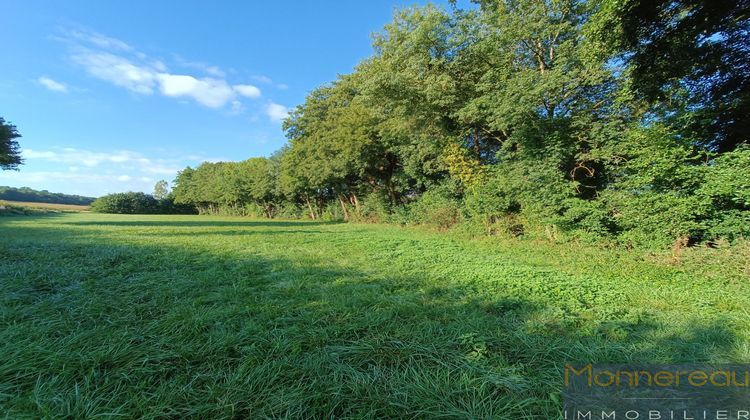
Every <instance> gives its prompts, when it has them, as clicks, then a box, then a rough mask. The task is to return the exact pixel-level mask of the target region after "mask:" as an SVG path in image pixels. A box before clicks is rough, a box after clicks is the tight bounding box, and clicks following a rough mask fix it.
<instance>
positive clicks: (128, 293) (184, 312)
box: [0, 213, 750, 419]
mask: <svg viewBox="0 0 750 420" xmlns="http://www.w3.org/2000/svg"><path fill="white" fill-rule="evenodd" d="M748 255H749V254H748V252H747V249H746V248H744V249H737V248H735V249H717V250H709V249H700V250H689V251H688V252H686V253H685V254H684V255H682V256H681V257H680V259H681V261H680V262H675V261H672V259H670V258H668V257H667V256H662V255H649V254H647V253H644V252H638V251H626V250H618V249H612V250H602V249H597V248H595V247H592V246H585V245H575V244H558V245H555V244H547V243H542V242H530V241H517V240H516V241H501V240H468V239H461V238H458V237H456V236H451V235H450V234H437V233H430V232H427V231H422V230H417V229H407V228H398V227H389V226H375V225H360V224H326V223H315V222H296V221H254V220H248V219H240V218H218V217H200V216H113V215H97V214H84V213H80V214H59V215H52V216H41V217H7V218H3V219H0V413H3V414H4V415H6V416H7V417H10V418H22V417H56V416H71V417H94V416H102V417H109V416H127V417H147V418H153V417H173V418H183V417H201V418H230V417H235V418H243V417H248V418H249V417H252V418H262V417H292V418H295V417H321V418H322V417H326V418H331V417H358V418H359V417H371V418H376V417H417V418H432V417H440V416H442V417H449V418H478V417H484V418H514V419H518V418H554V417H558V416H560V410H561V397H560V394H559V392H560V390H561V387H562V379H561V372H562V367H563V366H564V364H565V363H566V362H576V363H588V362H593V363H597V362H600V363H601V362H610V363H612V362H628V363H689V362H717V363H721V362H749V361H750V350H748V336H749V335H750V325H749V323H748V321H749V318H750V317H749V315H748V312H747V309H748V305H749V304H750V292H749V291H748V290H749V289H748V287H747V283H748V272H747V267H748V260H747V256H748Z"/></svg>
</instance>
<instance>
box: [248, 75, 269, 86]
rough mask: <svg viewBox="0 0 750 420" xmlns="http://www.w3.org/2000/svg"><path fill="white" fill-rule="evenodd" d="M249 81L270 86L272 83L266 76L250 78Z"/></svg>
mask: <svg viewBox="0 0 750 420" xmlns="http://www.w3.org/2000/svg"><path fill="white" fill-rule="evenodd" d="M251 79H253V80H255V81H256V82H260V83H265V84H268V85H270V84H271V83H273V79H271V78H270V77H268V76H263V75H258V76H252V77H251Z"/></svg>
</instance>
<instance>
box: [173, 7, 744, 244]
mask: <svg viewBox="0 0 750 420" xmlns="http://www.w3.org/2000/svg"><path fill="white" fill-rule="evenodd" d="M475 3H476V7H472V8H468V9H461V8H459V7H458V6H457V5H455V4H453V5H452V6H451V7H449V8H448V9H447V10H446V9H442V8H439V7H436V6H433V5H428V6H425V7H415V8H409V9H405V10H401V11H398V12H397V13H396V14H395V16H394V18H393V21H392V22H391V23H389V24H387V25H386V26H385V27H384V28H383V30H382V31H380V32H379V33H377V34H375V35H374V41H373V47H374V53H373V55H372V56H370V57H368V58H366V59H365V60H363V61H362V62H361V63H360V64H359V65H358V66H357V67H356V69H355V71H353V72H352V73H351V74H345V75H340V76H339V77H337V78H336V79H335V80H333V81H332V82H330V83H328V84H326V85H324V86H320V87H318V88H316V89H314V90H313V91H312V92H311V93H310V94H309V95H308V96H307V98H306V100H305V102H304V103H303V104H301V105H299V106H298V107H297V108H296V109H294V110H293V112H291V114H290V116H289V117H288V118H287V119H286V121H285V122H284V130H285V133H286V136H287V138H288V144H287V145H286V146H285V147H283V148H282V149H281V150H279V151H278V152H277V153H275V154H274V155H273V156H271V157H268V158H265V157H259V158H251V159H248V160H245V161H242V162H219V163H210V162H206V163H203V164H201V165H200V166H198V167H197V168H190V167H188V168H185V169H184V170H183V171H181V172H180V173H179V174H178V176H177V178H176V179H175V181H174V190H173V197H174V201H175V203H179V204H185V205H191V206H195V208H196V209H197V210H198V211H200V212H201V213H211V214H237V215H248V214H252V215H257V216H265V217H309V218H311V219H319V218H325V219H346V220H351V219H357V220H370V221H381V222H396V223H427V224H435V225H437V226H439V227H443V228H447V227H452V226H454V225H457V224H459V225H461V226H466V227H467V228H469V229H474V230H476V231H481V232H484V233H487V234H497V235H514V236H517V235H532V236H536V235H538V236H546V237H552V238H556V237H562V236H579V237H608V238H613V239H617V240H621V241H625V242H630V243H655V244H660V245H663V244H668V243H671V242H672V241H675V240H680V241H705V240H714V239H717V238H726V239H729V240H734V239H737V238H740V237H743V236H744V237H747V236H748V235H749V234H750V148H748V137H749V136H750V135H749V134H748V133H750V130H748V121H749V120H750V118H749V116H750V95H749V94H748V92H750V86H748V85H749V84H750V40H749V39H748V34H749V33H750V12H749V10H750V2H749V1H746V0H740V1H723V0H717V1H711V2H703V1H697V0H678V1H673V0H669V1H666V0H664V1H646V0H626V1H578V0H512V1H511V0H507V1H498V0H477V1H476V2H475Z"/></svg>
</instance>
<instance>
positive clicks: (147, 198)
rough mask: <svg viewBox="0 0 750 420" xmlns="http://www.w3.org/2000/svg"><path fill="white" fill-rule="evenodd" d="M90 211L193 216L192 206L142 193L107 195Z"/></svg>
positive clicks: (95, 202) (95, 203)
mask: <svg viewBox="0 0 750 420" xmlns="http://www.w3.org/2000/svg"><path fill="white" fill-rule="evenodd" d="M91 211H94V212H97V213H116V214H195V213H196V210H195V208H194V207H193V206H189V205H184V204H175V203H174V201H173V200H172V199H171V197H168V198H165V199H162V200H157V199H155V198H154V197H153V196H151V195H149V194H144V193H142V192H125V193H115V194H108V195H105V196H103V197H99V198H97V199H96V200H95V201H94V202H93V203H92V204H91Z"/></svg>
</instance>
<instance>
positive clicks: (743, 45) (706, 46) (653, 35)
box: [590, 0, 750, 152]
mask: <svg viewBox="0 0 750 420" xmlns="http://www.w3.org/2000/svg"><path fill="white" fill-rule="evenodd" d="M592 21H593V22H592V25H591V28H590V35H592V37H593V38H596V39H598V40H599V41H600V42H601V44H602V45H603V46H604V49H605V51H607V52H608V53H610V54H611V55H612V56H613V57H614V58H615V59H618V60H624V61H625V62H626V63H628V64H629V65H630V68H629V70H630V76H631V77H632V83H631V87H632V89H633V91H634V92H635V93H637V94H638V95H641V96H642V97H643V98H644V99H646V100H647V101H649V102H651V103H652V104H653V105H654V111H655V112H656V113H658V114H660V115H661V116H662V117H663V118H665V119H667V120H668V121H669V122H670V123H671V125H672V126H673V127H675V128H676V129H677V130H679V131H680V132H681V133H682V134H683V135H684V136H688V137H691V138H693V139H695V140H696V142H697V143H698V144H699V145H701V146H703V147H706V148H709V149H711V150H716V151H719V152H726V151H730V150H734V149H735V148H737V147H738V146H739V145H740V144H741V143H743V142H747V141H748V139H750V135H749V134H748V133H750V0H711V1H705V0H625V1H604V2H603V4H602V7H601V9H600V10H599V11H598V12H597V13H596V15H595V16H594V18H593V19H592Z"/></svg>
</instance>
